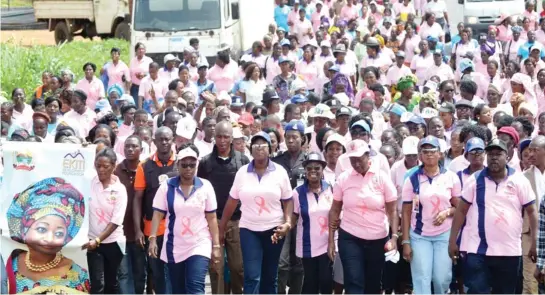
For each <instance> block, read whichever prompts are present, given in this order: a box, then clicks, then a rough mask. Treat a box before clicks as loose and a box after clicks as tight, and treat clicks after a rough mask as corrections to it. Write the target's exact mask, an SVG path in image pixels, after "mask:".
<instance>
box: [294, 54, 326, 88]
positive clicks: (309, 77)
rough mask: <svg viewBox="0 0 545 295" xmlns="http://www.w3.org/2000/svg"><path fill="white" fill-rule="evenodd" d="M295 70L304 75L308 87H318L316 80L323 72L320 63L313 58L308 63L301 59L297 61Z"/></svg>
mask: <svg viewBox="0 0 545 295" xmlns="http://www.w3.org/2000/svg"><path fill="white" fill-rule="evenodd" d="M295 71H296V72H297V74H298V75H300V76H302V77H303V80H304V81H305V83H306V84H307V89H316V86H317V85H316V82H317V81H318V76H320V73H321V68H320V65H319V64H318V63H317V62H316V61H314V60H312V61H311V62H309V63H307V62H306V61H304V60H300V61H299V62H298V63H297V66H296V68H295Z"/></svg>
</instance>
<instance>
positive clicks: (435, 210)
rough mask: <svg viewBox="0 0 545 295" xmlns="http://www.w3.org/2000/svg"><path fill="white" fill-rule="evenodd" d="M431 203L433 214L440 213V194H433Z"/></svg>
mask: <svg viewBox="0 0 545 295" xmlns="http://www.w3.org/2000/svg"><path fill="white" fill-rule="evenodd" d="M431 204H432V206H433V209H432V211H431V214H432V215H437V214H438V213H439V211H441V208H439V207H440V206H441V200H439V197H438V196H433V197H432V198H431Z"/></svg>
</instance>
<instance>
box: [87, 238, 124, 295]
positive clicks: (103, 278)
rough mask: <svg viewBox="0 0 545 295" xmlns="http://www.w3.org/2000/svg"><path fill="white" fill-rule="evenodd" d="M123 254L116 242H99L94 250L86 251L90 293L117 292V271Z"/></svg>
mask: <svg viewBox="0 0 545 295" xmlns="http://www.w3.org/2000/svg"><path fill="white" fill-rule="evenodd" d="M123 255H124V254H123V252H121V249H120V248H119V245H118V244H117V243H108V244H100V246H99V247H98V248H96V249H95V250H93V251H87V264H88V266H89V276H90V279H91V294H117V293H119V284H118V281H117V271H118V269H119V265H120V264H121V260H123Z"/></svg>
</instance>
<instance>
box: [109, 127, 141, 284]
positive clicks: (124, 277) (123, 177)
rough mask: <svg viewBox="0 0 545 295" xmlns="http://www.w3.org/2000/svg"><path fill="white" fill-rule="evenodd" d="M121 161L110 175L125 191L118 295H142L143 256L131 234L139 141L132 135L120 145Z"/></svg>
mask: <svg viewBox="0 0 545 295" xmlns="http://www.w3.org/2000/svg"><path fill="white" fill-rule="evenodd" d="M124 151H125V160H123V161H122V162H121V163H119V164H118V165H117V167H116V168H115V171H114V174H115V175H116V176H117V177H119V181H121V183H122V184H123V185H124V186H125V187H126V188H127V208H128V210H126V211H125V219H124V220H123V231H124V232H125V237H126V239H127V246H126V250H125V251H126V255H125V256H124V257H123V260H122V261H121V265H120V267H119V272H118V275H117V277H118V280H119V291H120V293H122V294H142V293H144V286H145V283H146V252H145V251H144V249H143V248H142V247H140V246H139V245H137V243H136V237H135V234H134V220H133V217H132V208H133V204H134V178H135V176H136V168H137V167H138V164H139V163H140V154H141V153H142V140H140V138H139V137H138V136H136V135H131V136H129V137H127V139H126V140H125V145H124Z"/></svg>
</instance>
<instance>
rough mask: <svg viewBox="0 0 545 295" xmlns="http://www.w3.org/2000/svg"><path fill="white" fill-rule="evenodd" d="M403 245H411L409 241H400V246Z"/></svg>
mask: <svg viewBox="0 0 545 295" xmlns="http://www.w3.org/2000/svg"><path fill="white" fill-rule="evenodd" d="M405 244H407V245H410V244H411V241H409V240H403V241H401V245H405Z"/></svg>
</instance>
